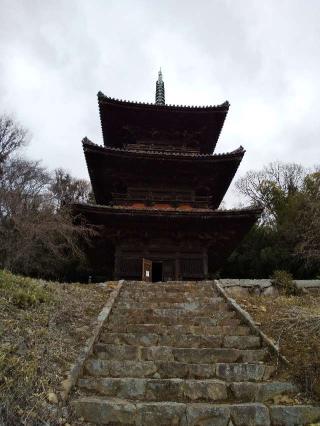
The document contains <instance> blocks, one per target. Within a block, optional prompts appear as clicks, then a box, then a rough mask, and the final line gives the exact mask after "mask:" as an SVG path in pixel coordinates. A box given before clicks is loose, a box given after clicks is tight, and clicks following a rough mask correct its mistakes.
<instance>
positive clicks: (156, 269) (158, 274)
mask: <svg viewBox="0 0 320 426" xmlns="http://www.w3.org/2000/svg"><path fill="white" fill-rule="evenodd" d="M162 280H163V271H162V262H152V282H154V283H156V282H159V281H162Z"/></svg>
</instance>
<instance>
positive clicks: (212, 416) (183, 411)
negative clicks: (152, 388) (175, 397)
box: [72, 397, 317, 426]
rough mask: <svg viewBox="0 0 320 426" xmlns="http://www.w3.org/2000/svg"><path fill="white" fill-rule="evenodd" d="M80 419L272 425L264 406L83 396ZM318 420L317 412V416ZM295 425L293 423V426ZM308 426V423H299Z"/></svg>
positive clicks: (76, 405)
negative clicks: (132, 400)
mask: <svg viewBox="0 0 320 426" xmlns="http://www.w3.org/2000/svg"><path fill="white" fill-rule="evenodd" d="M72 405H73V407H74V409H75V412H76V414H77V415H78V417H82V418H83V419H84V420H85V421H88V422H92V423H95V424H113V425H114V424H126V425H139V426H142V425H143V426H149V425H150V426H155V425H156V426H158V425H166V426H168V425H180V426H196V425H197V426H230V425H231V424H232V425H235V426H269V425H270V424H271V423H270V417H269V410H268V408H267V407H266V406H265V405H264V404H261V403H246V404H208V403H179V402H170V401H165V402H137V403H134V402H131V401H128V400H125V399H118V398H117V399H115V398H102V397H100V398H99V397H83V398H80V399H78V400H76V401H73V403H72ZM313 418H314V419H316V418H317V412H314V413H313ZM294 424H295V423H291V425H292V426H293V425H294ZM300 424H305V423H299V425H300Z"/></svg>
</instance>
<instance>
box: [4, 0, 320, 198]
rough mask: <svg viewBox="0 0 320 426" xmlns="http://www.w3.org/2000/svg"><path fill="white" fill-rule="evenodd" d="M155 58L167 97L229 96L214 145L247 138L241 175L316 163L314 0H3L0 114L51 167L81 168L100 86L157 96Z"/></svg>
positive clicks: (110, 91)
mask: <svg viewBox="0 0 320 426" xmlns="http://www.w3.org/2000/svg"><path fill="white" fill-rule="evenodd" d="M160 66H161V67H162V71H163V77H164V81H165V89H166V103H170V104H187V105H209V104H210V105H211V104H218V103H222V102H224V101H225V100H228V101H229V102H230V103H231V108H230V110H229V114H228V116H227V120H226V122H225V125H224V128H223V131H222V134H221V136H220V140H219V143H218V146H217V152H226V151H231V150H233V149H236V148H237V147H239V146H240V145H243V146H244V148H245V149H246V150H247V153H246V155H245V157H244V160H243V162H242V164H241V166H240V168H239V171H238V174H237V176H238V177H239V176H241V175H243V174H244V173H245V171H246V170H249V169H252V168H254V169H257V168H260V167H262V166H263V165H264V164H267V163H268V162H270V161H274V160H281V161H288V162H299V163H302V164H303V165H305V166H312V165H314V164H316V163H318V164H319V163H320V159H319V153H320V146H319V145H320V143H319V136H320V119H319V115H320V105H319V99H320V0H299V1H297V0H275V1H273V0H267V1H263V0H211V1H209V0H197V1H195V0H192V1H189V0H162V1H160V0H114V1H112V0H20V1H19V0H0V113H2V112H5V113H13V114H14V115H15V117H16V118H17V119H18V120H19V121H20V122H21V123H22V124H23V125H24V126H25V127H27V128H28V129H29V130H30V132H31V135H32V139H31V143H30V146H29V148H28V155H29V156H30V157H32V158H36V159H41V160H42V162H43V164H44V165H46V166H48V167H50V168H51V169H53V168H56V167H64V168H66V169H68V170H69V171H71V172H72V173H73V174H74V175H75V176H78V177H85V178H88V175H87V170H86V166H85V161H84V157H83V153H82V148H81V139H82V138H83V137H84V136H87V137H89V138H90V139H91V140H93V141H94V142H95V143H98V144H102V134H101V128H100V123H99V114H98V104H97V97H96V94H97V92H98V91H99V90H101V91H102V92H104V93H105V94H107V95H109V96H112V97H115V98H121V99H127V100H139V101H147V102H153V101H154V91H155V80H156V78H157V72H158V69H159V67H160ZM231 194H232V193H229V197H228V199H231V198H230V197H231ZM228 204H229V203H228Z"/></svg>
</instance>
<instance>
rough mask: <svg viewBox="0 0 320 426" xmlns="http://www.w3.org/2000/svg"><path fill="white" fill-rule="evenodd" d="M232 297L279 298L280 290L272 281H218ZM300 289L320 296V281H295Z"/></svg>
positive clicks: (227, 279) (225, 279) (226, 279)
mask: <svg viewBox="0 0 320 426" xmlns="http://www.w3.org/2000/svg"><path fill="white" fill-rule="evenodd" d="M217 281H218V283H219V284H220V285H221V286H222V287H223V288H224V289H225V291H226V293H227V294H228V295H230V296H246V295H248V294H256V295H258V296H277V295H278V294H279V292H278V289H277V288H275V287H274V286H273V285H272V282H271V280H270V279H261V280H250V279H229V278H224V279H221V280H217ZM295 283H296V285H297V287H298V288H302V289H304V290H305V291H306V292H308V293H309V292H310V293H314V294H320V280H295Z"/></svg>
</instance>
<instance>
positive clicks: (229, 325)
mask: <svg viewBox="0 0 320 426" xmlns="http://www.w3.org/2000/svg"><path fill="white" fill-rule="evenodd" d="M223 322H224V324H221V325H216V326H210V325H199V326H197V325H183V324H175V325H164V324H126V323H121V322H119V323H114V324H110V323H107V324H106V327H105V330H108V331H112V332H117V333H156V334H164V335H166V334H203V335H206V336H208V335H209V336H210V335H216V334H220V333H221V334H223V335H238V336H239V335H243V336H246V335H248V334H249V333H250V329H249V327H247V326H244V325H240V324H241V321H240V320H239V319H232V320H226V321H223Z"/></svg>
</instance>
